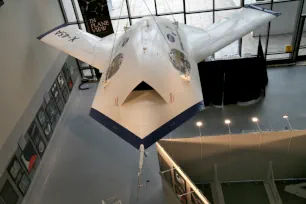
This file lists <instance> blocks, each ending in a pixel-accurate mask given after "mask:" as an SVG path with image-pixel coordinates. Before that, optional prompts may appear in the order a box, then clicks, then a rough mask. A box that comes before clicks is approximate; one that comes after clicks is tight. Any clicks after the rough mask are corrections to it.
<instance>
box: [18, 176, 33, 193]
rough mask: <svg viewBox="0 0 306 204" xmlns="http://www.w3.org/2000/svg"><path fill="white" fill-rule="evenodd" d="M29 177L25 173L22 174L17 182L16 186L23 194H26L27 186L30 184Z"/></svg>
mask: <svg viewBox="0 0 306 204" xmlns="http://www.w3.org/2000/svg"><path fill="white" fill-rule="evenodd" d="M30 183H31V181H30V179H29V177H28V176H27V175H26V174H23V175H22V177H21V179H20V181H19V183H18V188H19V189H20V191H21V192H22V194H23V195H25V194H26V192H27V191H28V188H29V186H30Z"/></svg>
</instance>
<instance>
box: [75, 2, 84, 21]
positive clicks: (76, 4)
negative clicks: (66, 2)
mask: <svg viewBox="0 0 306 204" xmlns="http://www.w3.org/2000/svg"><path fill="white" fill-rule="evenodd" d="M73 1H74V3H75V8H76V12H77V14H76V15H77V16H78V18H79V20H80V21H83V16H82V13H81V9H80V6H79V1H78V0H73Z"/></svg>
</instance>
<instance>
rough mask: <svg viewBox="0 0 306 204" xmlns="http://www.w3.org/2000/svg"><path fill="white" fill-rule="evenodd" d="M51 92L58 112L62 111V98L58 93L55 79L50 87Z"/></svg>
mask: <svg viewBox="0 0 306 204" xmlns="http://www.w3.org/2000/svg"><path fill="white" fill-rule="evenodd" d="M51 93H52V96H53V98H54V99H55V102H56V105H57V107H58V109H59V111H60V113H61V112H62V111H63V109H64V106H65V105H64V102H63V100H62V96H61V94H60V91H59V88H58V86H57V83H56V81H55V82H54V83H53V85H52V87H51Z"/></svg>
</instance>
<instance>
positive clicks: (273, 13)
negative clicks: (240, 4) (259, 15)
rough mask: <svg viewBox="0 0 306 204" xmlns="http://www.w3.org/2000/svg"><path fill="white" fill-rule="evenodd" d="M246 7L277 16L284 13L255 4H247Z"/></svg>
mask: <svg viewBox="0 0 306 204" xmlns="http://www.w3.org/2000/svg"><path fill="white" fill-rule="evenodd" d="M245 8H250V9H255V10H259V11H263V12H266V13H269V14H272V15H273V16H276V17H277V16H280V15H282V13H280V12H275V11H271V10H269V9H265V8H261V7H259V6H255V5H252V4H249V5H246V6H245Z"/></svg>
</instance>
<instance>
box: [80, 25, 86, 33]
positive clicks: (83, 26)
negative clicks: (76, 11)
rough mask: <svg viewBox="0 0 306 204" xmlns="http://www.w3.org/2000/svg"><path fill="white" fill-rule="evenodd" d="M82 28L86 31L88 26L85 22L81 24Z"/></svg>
mask: <svg viewBox="0 0 306 204" xmlns="http://www.w3.org/2000/svg"><path fill="white" fill-rule="evenodd" d="M81 29H82V30H84V31H86V26H85V24H84V23H82V24H81Z"/></svg>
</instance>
